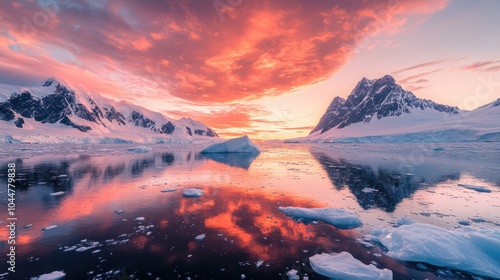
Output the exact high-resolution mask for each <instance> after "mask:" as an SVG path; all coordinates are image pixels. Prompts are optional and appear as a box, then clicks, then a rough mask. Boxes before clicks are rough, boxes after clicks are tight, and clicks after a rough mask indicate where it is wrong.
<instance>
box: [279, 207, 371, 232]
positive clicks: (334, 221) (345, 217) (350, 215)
mask: <svg viewBox="0 0 500 280" xmlns="http://www.w3.org/2000/svg"><path fill="white" fill-rule="evenodd" d="M278 210H280V211H281V212H283V213H285V214H286V215H288V216H290V217H292V218H294V219H296V220H298V221H306V222H307V221H315V220H319V221H323V222H325V223H328V224H331V225H333V226H335V227H336V228H340V229H349V228H356V227H360V226H361V225H362V223H361V219H360V218H359V215H358V214H356V213H354V212H350V211H347V210H344V209H339V208H301V207H278Z"/></svg>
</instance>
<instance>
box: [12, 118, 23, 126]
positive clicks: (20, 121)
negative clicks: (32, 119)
mask: <svg viewBox="0 0 500 280" xmlns="http://www.w3.org/2000/svg"><path fill="white" fill-rule="evenodd" d="M14 123H15V124H16V126H17V127H19V128H23V124H24V119H23V118H17V120H16V121H15V122H14Z"/></svg>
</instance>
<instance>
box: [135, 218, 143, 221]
mask: <svg viewBox="0 0 500 280" xmlns="http://www.w3.org/2000/svg"><path fill="white" fill-rule="evenodd" d="M134 221H144V217H137V218H135V219H134Z"/></svg>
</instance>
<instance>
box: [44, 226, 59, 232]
mask: <svg viewBox="0 0 500 280" xmlns="http://www.w3.org/2000/svg"><path fill="white" fill-rule="evenodd" d="M56 227H57V226H56V225H50V226H46V227H44V228H42V230H43V231H48V230H51V229H55V228H56Z"/></svg>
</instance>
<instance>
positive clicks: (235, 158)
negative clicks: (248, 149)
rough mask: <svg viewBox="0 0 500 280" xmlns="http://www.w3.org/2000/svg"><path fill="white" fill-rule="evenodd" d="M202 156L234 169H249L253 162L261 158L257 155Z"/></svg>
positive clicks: (225, 154) (224, 154)
mask: <svg viewBox="0 0 500 280" xmlns="http://www.w3.org/2000/svg"><path fill="white" fill-rule="evenodd" d="M202 156H204V157H206V158H209V159H211V160H213V161H216V162H219V163H223V164H226V165H229V166H232V167H239V168H243V169H248V168H249V167H250V165H251V164H252V162H253V161H254V160H255V159H256V158H257V157H258V156H259V154H255V153H207V154H203V155H202Z"/></svg>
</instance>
